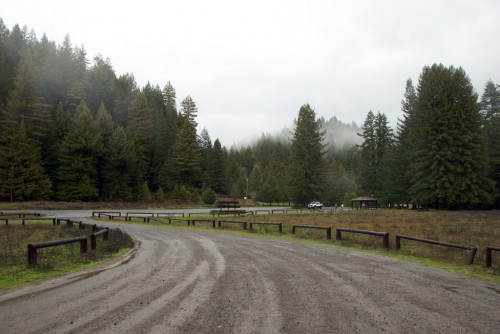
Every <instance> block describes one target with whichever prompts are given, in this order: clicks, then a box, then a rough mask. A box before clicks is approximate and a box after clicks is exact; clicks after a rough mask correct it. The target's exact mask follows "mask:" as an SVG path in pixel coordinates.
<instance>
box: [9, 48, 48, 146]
mask: <svg viewBox="0 0 500 334" xmlns="http://www.w3.org/2000/svg"><path fill="white" fill-rule="evenodd" d="M1 116H2V117H1V127H2V128H3V129H7V128H11V129H16V128H17V126H18V124H19V121H20V119H21V117H22V118H23V122H24V124H25V127H26V135H27V136H28V138H30V139H34V140H37V141H39V142H40V141H41V139H42V138H43V137H44V136H45V135H47V133H48V129H49V128H50V121H51V118H50V111H49V106H48V105H47V104H46V103H45V102H44V101H43V98H42V97H41V95H40V90H39V86H38V74H37V72H36V68H35V66H34V62H33V54H32V52H31V50H30V49H28V48H25V49H23V50H22V52H21V57H20V61H19V63H18V68H17V74H16V77H15V79H14V89H13V90H12V91H10V92H9V97H8V99H7V106H6V108H5V109H4V110H3V111H2V115H1Z"/></svg>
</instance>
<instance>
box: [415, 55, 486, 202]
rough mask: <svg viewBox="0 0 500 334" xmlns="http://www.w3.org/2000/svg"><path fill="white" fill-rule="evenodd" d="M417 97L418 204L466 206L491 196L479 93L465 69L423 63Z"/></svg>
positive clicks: (416, 193) (416, 197) (416, 176)
mask: <svg viewBox="0 0 500 334" xmlns="http://www.w3.org/2000/svg"><path fill="white" fill-rule="evenodd" d="M417 93H418V97H417V100H416V102H415V117H416V120H415V121H416V124H417V127H416V129H417V130H416V134H415V135H416V136H415V138H416V141H415V157H414V170H413V173H414V174H413V175H414V177H413V180H412V181H413V185H412V187H411V188H410V191H411V194H412V195H413V196H414V199H415V201H416V202H417V203H419V204H424V205H429V204H433V205H435V206H436V207H437V208H464V207H465V205H467V204H484V203H488V202H490V200H491V197H490V194H489V191H490V190H491V184H492V183H491V180H490V179H488V178H487V160H486V153H485V149H484V136H483V129H482V128H481V116H480V113H479V108H478V104H477V95H476V94H475V93H474V89H473V87H472V85H471V83H470V80H469V78H468V77H467V75H466V74H465V71H464V70H463V69H462V68H458V69H456V68H454V67H449V68H446V67H444V66H443V65H441V64H440V65H436V64H434V65H433V66H431V67H424V69H423V71H422V74H421V76H420V80H419V85H418V89H417Z"/></svg>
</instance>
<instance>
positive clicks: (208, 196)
mask: <svg viewBox="0 0 500 334" xmlns="http://www.w3.org/2000/svg"><path fill="white" fill-rule="evenodd" d="M202 200H203V203H205V204H207V205H212V204H214V203H215V201H216V200H217V196H216V194H215V191H213V190H212V188H208V189H207V190H205V191H204V192H203V195H202Z"/></svg>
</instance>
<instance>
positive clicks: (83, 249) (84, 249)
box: [80, 238, 87, 253]
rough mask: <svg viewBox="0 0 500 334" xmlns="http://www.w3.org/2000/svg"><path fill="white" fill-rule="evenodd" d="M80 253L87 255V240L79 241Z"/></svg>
mask: <svg viewBox="0 0 500 334" xmlns="http://www.w3.org/2000/svg"><path fill="white" fill-rule="evenodd" d="M80 253H87V238H85V239H84V240H82V241H80Z"/></svg>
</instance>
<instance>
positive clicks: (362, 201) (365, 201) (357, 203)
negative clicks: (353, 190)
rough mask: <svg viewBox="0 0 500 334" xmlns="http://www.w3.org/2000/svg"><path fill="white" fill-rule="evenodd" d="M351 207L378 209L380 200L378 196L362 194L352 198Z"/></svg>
mask: <svg viewBox="0 0 500 334" xmlns="http://www.w3.org/2000/svg"><path fill="white" fill-rule="evenodd" d="M351 208H352V209H353V210H354V209H357V210H362V209H378V202H377V199H376V198H373V197H369V196H362V197H358V198H354V199H352V200H351Z"/></svg>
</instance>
